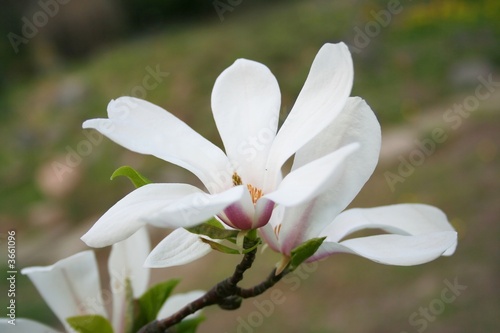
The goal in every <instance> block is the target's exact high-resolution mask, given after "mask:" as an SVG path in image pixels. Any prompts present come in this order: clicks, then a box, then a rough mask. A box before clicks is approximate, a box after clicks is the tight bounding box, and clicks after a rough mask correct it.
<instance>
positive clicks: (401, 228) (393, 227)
mask: <svg viewBox="0 0 500 333" xmlns="http://www.w3.org/2000/svg"><path fill="white" fill-rule="evenodd" d="M367 228H372V229H373V228H378V229H382V230H385V231H387V232H391V233H397V234H401V235H424V234H429V233H433V232H441V231H455V230H454V229H453V227H452V226H451V224H450V223H449V222H448V219H447V218H446V215H445V214H444V213H443V212H442V211H441V210H440V209H438V208H436V207H433V206H429V205H423V204H397V205H389V206H382V207H374V208H354V209H349V210H346V211H345V212H342V213H341V214H340V215H339V216H337V218H335V220H334V221H333V222H332V223H331V224H330V225H328V227H326V228H325V230H324V231H323V232H322V233H321V234H322V235H324V236H328V240H330V241H334V242H338V241H340V240H341V239H342V238H344V237H345V236H348V235H349V234H351V233H353V232H355V231H358V230H361V229H367ZM454 250H455V246H453V247H450V249H449V250H448V251H447V252H446V254H447V255H451V254H452V253H453V251H454Z"/></svg>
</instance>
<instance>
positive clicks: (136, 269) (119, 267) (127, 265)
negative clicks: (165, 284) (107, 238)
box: [108, 228, 151, 332]
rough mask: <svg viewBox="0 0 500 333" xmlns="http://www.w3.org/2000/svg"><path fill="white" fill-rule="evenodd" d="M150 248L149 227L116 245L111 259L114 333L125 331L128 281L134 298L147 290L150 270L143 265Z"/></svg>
mask: <svg viewBox="0 0 500 333" xmlns="http://www.w3.org/2000/svg"><path fill="white" fill-rule="evenodd" d="M150 249H151V246H150V241H149V235H148V232H147V229H146V228H141V229H139V230H138V231H137V232H136V233H135V234H133V235H132V236H130V237H129V238H127V239H126V240H123V241H121V242H118V243H116V244H114V245H113V247H112V248H111V253H110V255H109V260H108V272H109V276H110V286H111V292H112V293H113V316H112V319H113V327H114V329H115V332H124V331H125V327H124V325H125V323H126V318H125V316H126V310H127V303H126V299H127V288H126V286H127V280H128V281H129V283H130V285H131V287H132V292H133V296H134V298H139V297H140V296H141V295H142V294H143V293H144V292H145V291H146V289H147V287H148V283H149V269H147V268H144V267H143V265H144V261H145V260H146V258H147V256H148V254H149V251H150Z"/></svg>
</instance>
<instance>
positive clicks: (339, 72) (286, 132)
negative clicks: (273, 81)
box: [263, 43, 354, 193]
mask: <svg viewBox="0 0 500 333" xmlns="http://www.w3.org/2000/svg"><path fill="white" fill-rule="evenodd" d="M353 76H354V71H353V65H352V59H351V54H350V53H349V50H348V48H347V46H346V45H345V44H343V43H339V44H325V45H323V47H322V48H321V49H320V50H319V52H318V54H317V55H316V58H315V59H314V61H313V64H312V66H311V70H310V72H309V75H308V77H307V80H306V82H305V84H304V87H303V88H302V91H301V92H300V94H299V96H298V98H297V100H296V101H295V105H294V106H293V108H292V110H291V111H290V114H289V115H288V117H287V119H286V120H285V122H284V123H283V126H282V127H281V128H280V130H279V132H278V134H277V136H276V139H275V141H274V143H273V145H272V147H271V150H270V152H269V160H268V163H267V166H266V170H267V176H266V181H265V185H264V188H263V189H264V192H265V193H267V192H269V191H270V190H273V189H274V187H275V186H276V183H277V180H276V177H277V175H278V173H279V172H280V170H281V166H282V165H283V163H284V162H285V161H286V160H287V159H288V158H289V157H290V156H292V155H293V154H294V153H295V152H296V151H297V150H299V149H300V148H301V147H302V146H304V145H305V144H306V143H307V142H308V141H310V140H311V139H312V138H313V137H315V136H316V135H317V134H318V133H319V132H321V131H322V130H323V129H324V128H325V127H326V126H327V125H328V124H330V123H331V122H332V121H333V120H334V119H335V118H336V117H337V116H338V114H339V113H340V111H341V110H342V108H343V107H344V105H345V103H346V100H347V97H348V96H349V94H350V92H351V87H352V81H353Z"/></svg>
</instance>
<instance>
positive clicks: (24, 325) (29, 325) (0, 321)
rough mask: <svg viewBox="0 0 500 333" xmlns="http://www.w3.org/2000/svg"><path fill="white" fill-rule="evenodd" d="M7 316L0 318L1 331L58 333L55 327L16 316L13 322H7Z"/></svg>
mask: <svg viewBox="0 0 500 333" xmlns="http://www.w3.org/2000/svg"><path fill="white" fill-rule="evenodd" d="M10 320H11V319H9V318H0V331H1V332H2V333H22V332H26V333H60V332H59V331H56V330H55V329H53V328H51V327H48V326H45V325H43V324H41V323H38V322H36V321H33V320H30V319H24V318H16V319H15V321H14V323H15V325H13V324H9V321H10Z"/></svg>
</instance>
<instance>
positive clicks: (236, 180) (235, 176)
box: [233, 172, 243, 186]
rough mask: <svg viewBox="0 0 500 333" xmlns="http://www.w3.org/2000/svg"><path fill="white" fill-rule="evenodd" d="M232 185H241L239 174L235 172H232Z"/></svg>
mask: <svg viewBox="0 0 500 333" xmlns="http://www.w3.org/2000/svg"><path fill="white" fill-rule="evenodd" d="M233 185H234V186H238V185H243V182H242V181H241V177H240V175H238V174H237V173H236V172H235V173H233Z"/></svg>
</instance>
